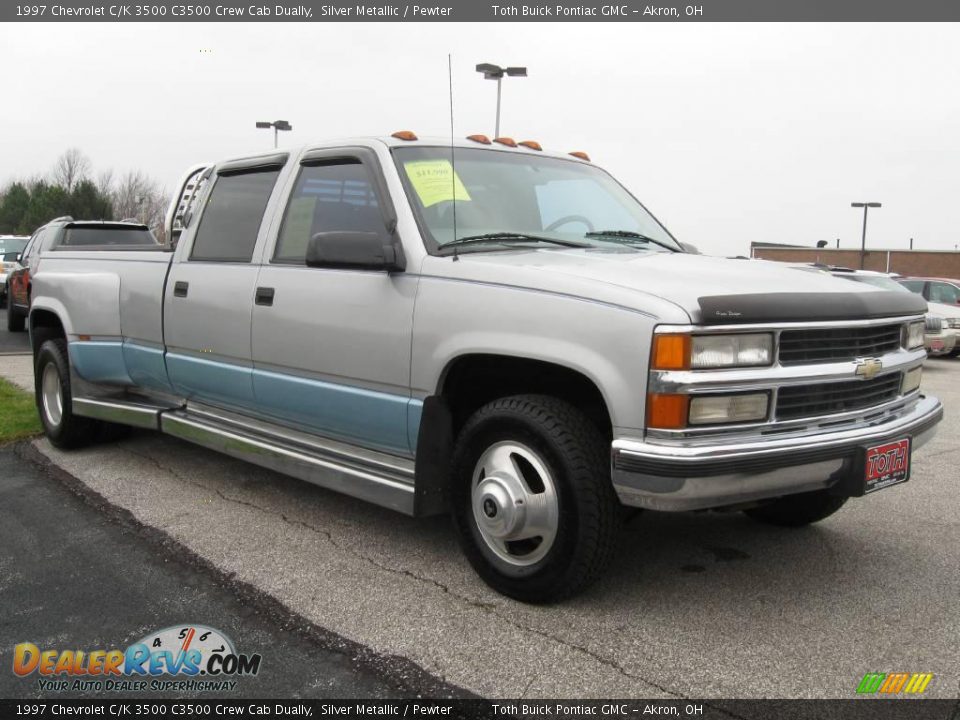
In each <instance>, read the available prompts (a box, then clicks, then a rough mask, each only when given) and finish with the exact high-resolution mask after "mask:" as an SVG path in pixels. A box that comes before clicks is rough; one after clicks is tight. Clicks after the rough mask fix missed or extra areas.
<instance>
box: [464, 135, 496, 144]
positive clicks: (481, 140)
mask: <svg viewBox="0 0 960 720" xmlns="http://www.w3.org/2000/svg"><path fill="white" fill-rule="evenodd" d="M467 140H473V141H474V142H477V143H480V144H482V145H490V138H488V137H487V136H486V135H479V134H477V135H467Z"/></svg>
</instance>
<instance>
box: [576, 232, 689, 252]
mask: <svg viewBox="0 0 960 720" xmlns="http://www.w3.org/2000/svg"><path fill="white" fill-rule="evenodd" d="M584 237H595V238H601V239H604V238H611V239H615V240H624V241H631V240H632V241H635V242H642V243H653V244H654V245H659V246H660V247H662V248H666V249H667V250H669V251H670V252H683V251H682V250H678V249H677V248H675V247H671V246H670V245H667V244H666V243H665V242H662V241H660V240H656V239H654V238H652V237H650V236H649V235H643V234H642V233H638V232H633V231H632V230H596V231H591V232H588V233H586V234H585V235H584Z"/></svg>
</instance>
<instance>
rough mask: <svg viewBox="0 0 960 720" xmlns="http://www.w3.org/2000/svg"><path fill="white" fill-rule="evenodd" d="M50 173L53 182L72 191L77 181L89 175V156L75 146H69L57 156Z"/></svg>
mask: <svg viewBox="0 0 960 720" xmlns="http://www.w3.org/2000/svg"><path fill="white" fill-rule="evenodd" d="M50 174H51V179H52V180H53V182H54V184H56V185H59V186H60V187H62V188H64V189H65V190H66V191H67V192H72V191H73V188H74V187H76V185H77V183H78V182H80V181H81V180H84V179H86V178H87V177H88V176H89V175H90V158H88V157H87V156H86V155H84V154H83V153H82V152H80V151H79V150H78V149H77V148H70V149H69V150H67V151H65V152H64V153H63V154H62V155H61V156H60V157H59V158H57V162H56V164H55V165H54V166H53V171H52V172H51V173H50Z"/></svg>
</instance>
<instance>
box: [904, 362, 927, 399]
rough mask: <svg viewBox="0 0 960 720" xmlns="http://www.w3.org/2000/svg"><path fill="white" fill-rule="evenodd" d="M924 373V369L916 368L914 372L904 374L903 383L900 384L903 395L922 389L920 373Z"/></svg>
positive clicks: (909, 371) (908, 371)
mask: <svg viewBox="0 0 960 720" xmlns="http://www.w3.org/2000/svg"><path fill="white" fill-rule="evenodd" d="M922 372H923V368H922V367H915V368H914V369H913V370H907V371H906V372H905V373H904V374H903V382H902V383H901V384H900V394H901V395H906V394H908V393H912V392H913V391H914V390H916V389H917V388H919V387H920V373H922Z"/></svg>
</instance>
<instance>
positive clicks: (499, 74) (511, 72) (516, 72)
mask: <svg viewBox="0 0 960 720" xmlns="http://www.w3.org/2000/svg"><path fill="white" fill-rule="evenodd" d="M477 72H478V73H483V79H484V80H496V81H497V124H496V129H495V130H494V132H493V136H494V137H500V84H501V83H502V82H503V77H504V75H508V76H510V77H526V76H527V69H526V68H525V67H508V68H502V67H500V66H499V65H493V64H492V63H480V64H479V65H477Z"/></svg>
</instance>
